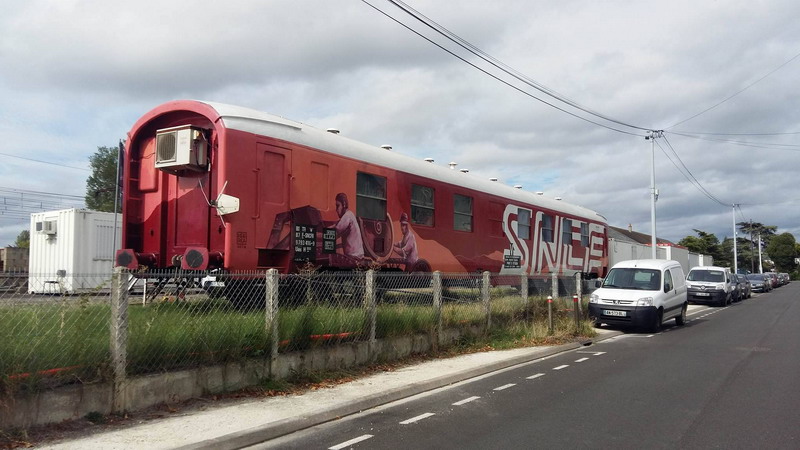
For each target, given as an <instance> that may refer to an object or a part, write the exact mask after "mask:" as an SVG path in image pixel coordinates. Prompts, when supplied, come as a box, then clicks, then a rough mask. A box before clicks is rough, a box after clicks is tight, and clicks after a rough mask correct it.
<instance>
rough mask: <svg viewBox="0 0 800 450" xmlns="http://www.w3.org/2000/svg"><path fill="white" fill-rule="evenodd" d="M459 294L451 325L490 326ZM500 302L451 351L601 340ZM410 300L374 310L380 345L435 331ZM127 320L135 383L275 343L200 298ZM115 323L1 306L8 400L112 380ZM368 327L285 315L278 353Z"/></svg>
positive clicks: (138, 311)
mask: <svg viewBox="0 0 800 450" xmlns="http://www.w3.org/2000/svg"><path fill="white" fill-rule="evenodd" d="M451 290H452V289H451ZM465 292H466V290H465ZM457 294H458V296H457V297H456V298H455V299H454V298H453V297H448V298H445V299H444V301H443V304H442V312H441V315H442V325H443V327H444V328H445V329H451V328H465V329H466V328H469V329H476V327H478V329H480V328H481V327H484V326H485V324H486V322H487V319H486V312H485V305H484V304H483V302H481V301H473V300H471V299H467V300H464V299H463V298H465V297H468V296H467V295H466V294H464V293H458V292H457ZM492 295H493V298H492V300H491V328H490V332H489V333H488V334H486V333H484V334H483V335H478V336H472V337H465V338H462V340H461V341H459V342H458V343H457V345H455V346H454V347H453V349H454V350H455V351H457V352H462V351H475V350H479V349H486V348H490V349H502V348H512V347H519V346H530V345H543V344H552V343H556V342H561V341H566V340H569V339H574V337H575V336H576V335H581V336H593V335H594V330H593V328H592V326H591V323H588V321H586V320H584V321H582V322H581V324H580V326H579V327H578V330H577V333H576V327H575V322H574V319H573V316H572V312H571V310H568V309H565V308H554V314H553V317H554V331H553V333H550V331H549V327H548V324H547V317H548V316H547V302H546V299H545V298H541V297H531V298H529V299H528V300H527V301H525V300H524V299H521V298H520V297H519V296H518V295H517V296H515V295H509V293H507V292H505V291H500V290H498V291H494V290H493V291H492ZM404 300H405V299H404V298H401V297H399V296H398V298H397V299H395V300H394V301H392V302H384V303H381V304H378V305H377V306H376V311H375V314H376V326H375V329H376V338H378V339H381V338H386V337H397V336H405V335H413V334H419V333H432V332H433V330H435V328H436V313H435V311H434V310H433V308H432V307H431V303H430V302H420V301H414V302H408V303H407V302H406V301H404ZM570 303H571V302H570ZM564 305H566V306H570V305H568V304H566V303H564ZM584 312H585V305H584ZM128 314H129V329H128V363H127V364H128V373H129V374H131V375H136V374H143V373H153V372H158V371H166V370H174V369H180V368H187V367H197V366H202V365H211V364H219V363H226V362H231V361H240V360H243V359H245V358H252V357H259V356H264V357H266V355H267V354H268V351H269V348H270V345H271V342H270V340H271V337H270V336H269V335H268V332H267V327H266V315H265V312H264V311H263V310H258V311H241V310H237V309H235V308H233V307H232V306H231V305H230V303H229V302H228V301H227V300H225V299H215V298H208V297H206V296H196V297H193V298H190V299H188V300H187V301H182V302H172V303H170V302H157V303H151V304H149V305H146V306H142V305H138V304H131V305H130V307H129V309H128ZM110 315H111V308H110V306H109V305H108V304H106V303H97V302H84V301H81V300H80V299H75V298H70V297H66V298H65V300H64V301H62V302H59V303H50V304H35V305H34V304H16V305H0V397H2V396H3V395H8V394H12V393H14V392H17V391H20V390H29V389H44V388H48V387H52V386H56V385H59V384H65V383H73V382H82V383H87V382H96V381H103V380H107V379H109V378H110V374H111V372H110V369H109V367H110V362H111V360H110V350H109V342H110ZM583 317H585V313H584V316H583ZM368 320H369V317H368V311H367V310H366V309H365V308H360V307H334V306H330V305H324V304H321V305H320V304H316V305H315V304H309V305H306V306H299V307H292V308H281V309H280V310H279V312H278V331H279V333H278V336H279V338H278V339H279V342H278V344H279V348H280V351H292V350H301V349H306V348H310V347H314V346H320V345H334V344H336V343H340V342H343V341H354V340H363V339H365V338H366V337H368V335H369V329H368V328H369V322H368ZM444 351H449V350H447V349H444Z"/></svg>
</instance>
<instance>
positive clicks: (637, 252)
mask: <svg viewBox="0 0 800 450" xmlns="http://www.w3.org/2000/svg"><path fill="white" fill-rule="evenodd" d="M652 248H653V246H652V239H651V237H650V235H649V234H646V233H639V232H637V231H633V229H632V228H631V227H630V226H628V228H627V229H625V228H618V227H612V226H609V227H608V266H609V267H612V266H613V265H614V264H616V263H618V262H620V261H626V260H629V259H652V258H653V250H652ZM656 259H670V260H673V261H678V262H679V263H680V264H681V267H682V268H683V272H684V273H689V269H691V268H692V267H695V266H710V265H713V264H714V258H713V257H711V256H710V255H702V254H699V253H692V252H690V251H689V250H688V249H687V248H685V247H682V246H680V245H678V244H676V243H674V242H671V241H669V240H667V239H661V238H656Z"/></svg>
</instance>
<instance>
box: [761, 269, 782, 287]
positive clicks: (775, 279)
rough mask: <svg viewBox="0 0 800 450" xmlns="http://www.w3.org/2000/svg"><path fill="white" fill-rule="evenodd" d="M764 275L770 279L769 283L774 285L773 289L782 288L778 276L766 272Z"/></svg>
mask: <svg viewBox="0 0 800 450" xmlns="http://www.w3.org/2000/svg"><path fill="white" fill-rule="evenodd" d="M764 275H766V276H767V277H769V282H770V284H771V285H772V289H775V288H777V287H781V283H780V281H779V280H778V275H777V274H776V273H775V272H764Z"/></svg>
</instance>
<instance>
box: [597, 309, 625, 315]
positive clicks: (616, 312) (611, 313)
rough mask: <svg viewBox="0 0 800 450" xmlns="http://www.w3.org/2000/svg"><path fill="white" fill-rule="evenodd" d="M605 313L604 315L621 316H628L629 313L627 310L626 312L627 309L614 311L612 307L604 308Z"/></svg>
mask: <svg viewBox="0 0 800 450" xmlns="http://www.w3.org/2000/svg"><path fill="white" fill-rule="evenodd" d="M603 315H604V316H620V317H625V316H627V315H628V313H627V312H625V311H612V310H610V309H604V310H603Z"/></svg>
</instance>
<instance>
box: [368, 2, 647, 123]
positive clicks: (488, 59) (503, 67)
mask: <svg viewBox="0 0 800 450" xmlns="http://www.w3.org/2000/svg"><path fill="white" fill-rule="evenodd" d="M361 1H362V2H364V3H365V4H367V5H368V6H370V7H371V8H373V9H374V10H376V11H378V12H379V13H381V14H383V15H384V16H386V17H387V18H389V19H390V20H392V21H394V22H396V23H397V24H399V25H400V26H402V27H403V28H406V29H407V30H409V31H411V32H412V33H414V34H416V35H417V36H419V37H421V38H422V39H425V40H426V41H428V42H430V43H431V44H433V45H435V46H436V47H439V48H440V49H441V50H443V51H445V52H447V53H448V54H450V55H451V56H453V57H455V58H457V59H459V60H460V61H462V62H464V63H466V64H468V65H470V66H472V67H473V68H475V69H477V70H479V71H481V72H483V73H484V74H486V75H488V76H490V77H492V78H494V79H495V80H497V81H500V82H501V83H503V84H505V85H507V86H509V87H511V88H512V89H515V90H517V91H518V92H520V93H522V94H524V95H527V96H528V97H531V98H533V99H535V100H537V101H539V102H541V103H544V104H545V105H547V106H550V107H551V108H554V109H557V110H559V111H561V112H563V113H565V114H569V115H570V116H573V117H575V118H577V119H580V120H583V121H586V122H589V123H591V124H594V125H597V126H601V127H603V128H606V129H609V130H612V131H616V132H619V133H623V134H628V135H632V136H639V137H644V134H641V133H636V132H631V131H626V130H622V129H619V128H617V127H614V126H610V125H607V124H603V123H600V122H597V121H595V120H592V119H589V118H587V117H584V116H581V115H579V114H577V113H575V112H572V111H568V110H567V109H565V108H562V107H560V106H558V105H555V104H553V103H551V102H549V101H547V100H544V99H542V98H540V97H537V96H536V95H534V94H532V93H530V92H528V91H526V90H524V89H522V88H520V87H519V86H516V85H514V84H512V83H511V82H509V81H507V80H505V79H503V78H501V77H499V76H497V75H495V74H493V73H491V72H489V71H488V70H487V69H484V68H482V67H479V66H478V65H477V64H475V63H473V62H470V61H468V60H467V59H466V58H464V57H463V56H460V55H458V54H456V53H455V52H454V51H452V50H450V49H447V48H445V47H444V46H443V45H441V44H439V43H438V42H435V41H434V40H433V39H431V38H429V37H427V36H425V35H423V34H422V33H420V32H419V31H417V30H415V29H413V28H411V27H410V26H409V25H407V24H405V23H403V22H402V21H400V20H399V19H397V18H395V17H393V16H392V15H390V14H389V13H387V12H385V11H383V10H382V9H380V8H378V7H377V6H375V5H373V4H372V3H370V2H369V1H367V0H361ZM389 2H390V3H392V4H393V5H395V6H396V7H398V8H400V9H401V10H402V11H403V12H405V13H406V14H408V15H411V16H412V17H414V18H415V19H416V20H418V21H420V22H422V23H423V24H425V26H427V27H429V28H431V29H433V30H434V31H435V32H436V33H438V34H439V35H442V36H444V37H445V38H447V39H448V40H450V41H451V42H453V43H455V44H456V45H458V46H459V47H461V48H462V49H465V50H467V51H468V52H469V53H470V54H472V55H475V56H477V57H479V58H480V59H481V60H482V61H484V62H487V63H489V64H490V65H492V66H493V67H495V68H497V69H499V70H501V71H502V72H503V73H505V74H507V75H510V76H511V77H513V78H515V79H516V80H518V81H521V82H522V83H524V84H525V85H527V86H529V87H532V88H534V89H536V90H538V91H540V92H543V93H545V94H546V95H548V96H550V97H552V98H553V99H555V100H557V101H559V102H561V103H564V104H566V105H569V106H570V107H572V108H576V109H578V110H580V111H582V112H584V113H587V114H590V115H592V116H594V117H597V118H599V119H602V120H605V121H608V122H612V123H616V124H618V125H622V126H625V127H628V128H632V129H635V130H641V131H650V129H649V128H646V127H640V126H636V125H631V124H627V123H625V122H622V121H618V120H615V119H612V118H610V117H607V116H604V115H602V114H599V113H595V112H594V111H592V110H590V109H588V108H584V107H581V106H580V105H578V104H577V103H575V102H572V101H571V100H569V99H567V98H565V97H563V96H560V95H558V94H557V93H555V91H553V90H551V89H548V88H546V87H544V86H543V85H541V84H539V83H537V82H535V81H533V80H531V79H529V78H528V77H525V76H522V75H521V74H519V72H517V71H514V70H513V69H510V68H509V67H508V66H507V65H505V64H502V63H500V62H499V61H498V60H497V59H495V58H493V57H491V56H489V55H488V54H486V53H485V52H483V51H481V50H480V49H478V48H477V47H475V46H474V45H472V44H470V43H469V42H467V41H466V40H464V39H462V38H460V37H458V36H456V35H455V34H453V33H451V32H449V31H448V30H447V29H446V28H444V27H442V26H440V25H438V24H436V22H433V21H431V20H429V19H427V18H425V16H422V15H419V14H415V11H414V10H413V9H411V8H410V7H408V6H407V5H405V4H404V3H402V2H398V1H395V0H389ZM426 19H427V20H426Z"/></svg>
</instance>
